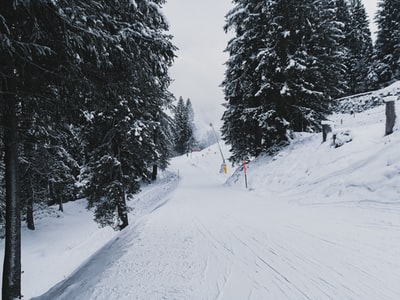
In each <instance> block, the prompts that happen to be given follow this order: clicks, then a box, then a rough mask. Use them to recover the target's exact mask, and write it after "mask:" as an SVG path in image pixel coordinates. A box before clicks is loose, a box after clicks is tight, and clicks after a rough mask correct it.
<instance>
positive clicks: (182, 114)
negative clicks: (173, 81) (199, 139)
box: [174, 97, 196, 155]
mask: <svg viewBox="0 0 400 300" xmlns="http://www.w3.org/2000/svg"><path fill="white" fill-rule="evenodd" d="M194 132H195V126H194V112H193V108H192V103H191V102H190V99H187V100H186V103H185V102H184V101H183V98H182V97H179V99H178V103H177V105H176V107H175V108H174V149H175V152H176V154H177V155H182V154H187V153H189V152H190V151H191V149H192V148H193V147H194V146H195V144H196V140H195V137H194Z"/></svg>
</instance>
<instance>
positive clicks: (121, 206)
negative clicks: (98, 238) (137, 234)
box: [118, 193, 129, 230]
mask: <svg viewBox="0 0 400 300" xmlns="http://www.w3.org/2000/svg"><path fill="white" fill-rule="evenodd" d="M118 216H119V219H120V220H121V224H120V225H119V229H120V230H122V229H124V228H125V227H126V226H128V225H129V223H128V210H127V206H126V197H125V193H122V196H121V199H120V201H119V203H118Z"/></svg>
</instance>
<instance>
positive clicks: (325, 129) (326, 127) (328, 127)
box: [321, 120, 333, 143]
mask: <svg viewBox="0 0 400 300" xmlns="http://www.w3.org/2000/svg"><path fill="white" fill-rule="evenodd" d="M321 125H322V142H323V143H325V142H326V138H327V137H328V133H329V132H332V127H333V122H331V121H325V120H324V121H322V122H321Z"/></svg>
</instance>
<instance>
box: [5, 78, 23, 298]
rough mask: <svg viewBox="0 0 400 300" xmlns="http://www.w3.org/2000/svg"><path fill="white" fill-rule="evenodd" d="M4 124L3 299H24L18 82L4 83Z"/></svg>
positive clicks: (9, 81) (12, 80)
mask: <svg viewBox="0 0 400 300" xmlns="http://www.w3.org/2000/svg"><path fill="white" fill-rule="evenodd" d="M1 90H2V92H4V95H3V98H2V99H1V100H2V102H3V103H2V104H3V121H4V148H5V155H4V161H5V182H6V237H5V252H4V265H3V285H2V299H3V300H13V299H17V298H21V221H20V203H19V196H18V139H17V113H16V106H17V103H16V102H17V101H16V97H15V81H14V79H9V80H7V82H6V80H3V82H2V86H1Z"/></svg>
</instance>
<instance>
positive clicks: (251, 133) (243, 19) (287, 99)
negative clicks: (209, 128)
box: [222, 0, 348, 161]
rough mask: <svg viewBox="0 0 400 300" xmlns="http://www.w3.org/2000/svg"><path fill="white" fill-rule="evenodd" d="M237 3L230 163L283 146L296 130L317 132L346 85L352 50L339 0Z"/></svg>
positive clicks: (230, 22) (230, 21) (226, 128)
mask: <svg viewBox="0 0 400 300" xmlns="http://www.w3.org/2000/svg"><path fill="white" fill-rule="evenodd" d="M234 3H235V4H236V7H235V8H234V9H233V10H232V11H231V12H230V13H229V14H228V15H227V24H226V27H225V29H226V30H230V29H232V30H234V31H235V33H236V36H235V37H234V38H233V39H232V40H231V41H230V42H229V44H228V47H227V51H228V52H229V55H230V58H229V60H228V61H227V63H226V65H227V71H226V75H225V80H224V82H223V83H222V85H223V88H224V92H225V98H226V100H227V101H228V109H227V111H226V112H225V114H224V116H223V121H224V125H223V127H222V133H223V136H224V139H225V140H226V141H227V143H228V144H230V145H231V146H232V153H233V155H232V157H231V160H233V161H241V160H242V159H243V158H247V157H251V156H257V155H259V154H260V153H262V152H266V153H270V152H271V151H273V149H275V150H276V148H279V146H280V145H285V144H286V143H287V141H288V139H289V136H290V131H313V130H319V127H320V125H319V124H320V120H321V119H322V118H323V117H324V115H325V114H327V113H329V112H330V109H331V108H330V105H331V100H332V98H334V97H338V96H341V95H343V94H344V91H345V90H346V88H347V83H346V79H345V73H346V67H345V64H344V61H345V60H344V59H345V57H346V55H347V53H348V49H347V48H346V47H344V46H343V43H342V41H343V40H344V35H343V31H342V27H343V26H342V25H343V23H342V22H339V21H338V18H339V13H338V12H339V10H338V9H337V7H336V6H335V5H336V2H335V1H330V0H324V1H311V0H307V1H299V0H279V1H273V0H271V1H247V0H237V1H234Z"/></svg>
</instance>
